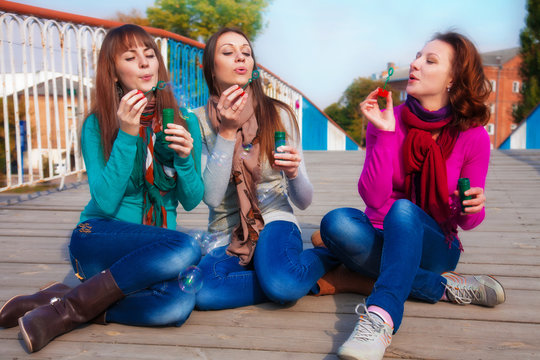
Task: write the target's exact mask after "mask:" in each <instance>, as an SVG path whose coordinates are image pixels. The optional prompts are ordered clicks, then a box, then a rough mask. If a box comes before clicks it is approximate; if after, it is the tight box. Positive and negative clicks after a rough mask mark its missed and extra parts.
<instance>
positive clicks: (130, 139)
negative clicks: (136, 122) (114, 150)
mask: <svg viewBox="0 0 540 360" xmlns="http://www.w3.org/2000/svg"><path fill="white" fill-rule="evenodd" d="M138 139H139V135H130V134H128V133H127V132H125V131H123V130H122V129H119V130H118V135H117V136H116V141H119V142H120V143H124V144H127V145H136V144H137V140H138Z"/></svg>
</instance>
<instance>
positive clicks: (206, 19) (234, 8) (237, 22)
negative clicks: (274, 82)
mask: <svg viewBox="0 0 540 360" xmlns="http://www.w3.org/2000/svg"><path fill="white" fill-rule="evenodd" d="M270 1H271V0H156V1H155V3H154V5H155V6H153V7H150V8H148V9H147V10H146V14H147V16H148V20H149V21H150V24H151V26H154V27H157V28H161V29H165V30H169V31H172V32H174V33H177V34H180V35H184V36H186V37H189V38H192V39H197V38H199V37H201V38H203V39H205V40H206V39H208V38H209V37H210V35H212V34H213V33H215V32H216V31H217V30H218V29H219V28H221V27H223V26H231V27H238V28H240V29H242V31H244V33H245V34H246V35H247V36H248V37H249V39H250V40H253V39H254V38H255V37H256V36H257V34H258V33H259V32H260V31H261V30H262V29H263V26H264V24H263V12H264V10H265V9H266V7H267V6H268V4H269V2H270Z"/></svg>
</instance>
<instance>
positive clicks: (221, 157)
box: [209, 151, 230, 167]
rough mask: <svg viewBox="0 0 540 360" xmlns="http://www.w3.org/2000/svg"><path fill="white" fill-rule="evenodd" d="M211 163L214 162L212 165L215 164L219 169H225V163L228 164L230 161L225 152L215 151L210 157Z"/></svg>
mask: <svg viewBox="0 0 540 360" xmlns="http://www.w3.org/2000/svg"><path fill="white" fill-rule="evenodd" d="M209 161H210V162H212V163H215V164H216V165H217V166H219V167H223V166H225V163H227V162H228V161H230V160H229V159H228V156H227V154H225V153H224V152H220V151H214V152H213V153H212V154H211V155H210V160H209Z"/></svg>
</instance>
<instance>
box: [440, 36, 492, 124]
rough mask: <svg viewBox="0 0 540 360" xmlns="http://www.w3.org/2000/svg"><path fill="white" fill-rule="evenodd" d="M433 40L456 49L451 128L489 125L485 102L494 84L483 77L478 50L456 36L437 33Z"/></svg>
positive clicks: (453, 62) (450, 92)
mask: <svg viewBox="0 0 540 360" xmlns="http://www.w3.org/2000/svg"><path fill="white" fill-rule="evenodd" d="M432 40H440V41H443V42H445V43H447V44H449V45H450V46H452V48H453V49H454V58H453V61H452V79H453V85H452V87H451V88H450V91H449V97H450V104H451V106H452V108H453V111H454V120H453V122H452V124H451V125H452V126H454V127H456V128H458V129H459V130H460V131H464V130H467V129H469V128H472V127H475V126H480V125H486V124H487V123H488V121H489V117H490V111H489V107H488V106H487V104H486V101H487V99H488V97H489V94H490V93H491V84H490V83H489V81H488V80H487V78H486V75H485V74H484V67H483V66H482V58H481V57H480V54H479V53H478V50H477V49H476V47H475V46H474V44H473V43H472V42H471V41H470V40H469V39H468V38H467V37H465V36H464V35H461V34H459V33H456V32H446V33H437V34H435V36H433V39H432Z"/></svg>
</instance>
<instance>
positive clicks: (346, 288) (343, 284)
mask: <svg viewBox="0 0 540 360" xmlns="http://www.w3.org/2000/svg"><path fill="white" fill-rule="evenodd" d="M374 284H375V279H371V278H368V277H366V276H363V275H360V274H359V273H356V272H354V271H351V270H349V269H348V268H346V267H345V265H343V264H341V265H339V266H338V267H336V268H335V269H333V270H331V271H329V272H328V273H326V274H325V275H324V276H323V277H322V278H320V279H319V280H318V281H317V285H319V293H318V294H315V296H321V295H333V294H340V293H355V294H361V295H369V294H371V290H373V285H374Z"/></svg>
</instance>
